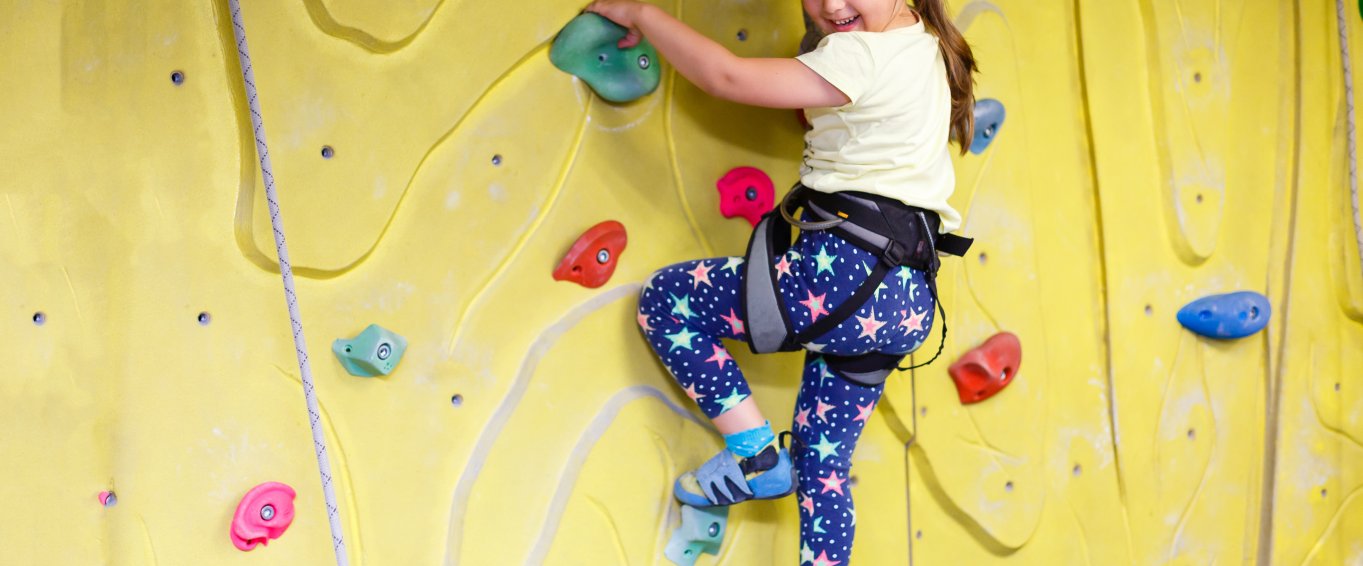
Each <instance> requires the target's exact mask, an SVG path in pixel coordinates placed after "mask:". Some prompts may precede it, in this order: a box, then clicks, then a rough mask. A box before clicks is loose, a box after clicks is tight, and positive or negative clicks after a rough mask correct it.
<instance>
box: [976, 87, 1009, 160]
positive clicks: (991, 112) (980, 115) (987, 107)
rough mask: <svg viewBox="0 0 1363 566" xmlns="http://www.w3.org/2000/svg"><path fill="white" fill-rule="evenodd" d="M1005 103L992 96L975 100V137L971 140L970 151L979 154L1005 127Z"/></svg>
mask: <svg viewBox="0 0 1363 566" xmlns="http://www.w3.org/2000/svg"><path fill="white" fill-rule="evenodd" d="M1005 114H1007V112H1004V110H1003V103H1002V102H999V101H997V100H994V99H992V98H982V99H980V100H976V101H975V138H974V139H972V140H970V153H973V154H975V155H979V154H981V153H984V150H985V149H986V148H988V147H989V144H990V143H991V142H993V141H994V138H996V137H998V135H999V128H1001V127H1003V117H1004V115H1005Z"/></svg>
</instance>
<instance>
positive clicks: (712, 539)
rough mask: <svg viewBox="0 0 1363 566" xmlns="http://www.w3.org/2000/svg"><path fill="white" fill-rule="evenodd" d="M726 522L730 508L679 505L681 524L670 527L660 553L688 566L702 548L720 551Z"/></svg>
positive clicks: (715, 553) (694, 561)
mask: <svg viewBox="0 0 1363 566" xmlns="http://www.w3.org/2000/svg"><path fill="white" fill-rule="evenodd" d="M728 523H729V508H728V507H727V506H723V507H692V506H690V505H682V506H681V526H679V527H677V530H675V531H672V539H671V540H669V541H667V547H666V548H664V549H663V555H664V556H666V557H667V559H668V560H671V561H672V563H673V564H677V565H678V566H691V565H692V564H695V563H696V558H698V557H700V554H701V553H702V552H704V553H706V554H713V555H718V554H719V545H720V543H723V542H724V529H725V525H727V524H728Z"/></svg>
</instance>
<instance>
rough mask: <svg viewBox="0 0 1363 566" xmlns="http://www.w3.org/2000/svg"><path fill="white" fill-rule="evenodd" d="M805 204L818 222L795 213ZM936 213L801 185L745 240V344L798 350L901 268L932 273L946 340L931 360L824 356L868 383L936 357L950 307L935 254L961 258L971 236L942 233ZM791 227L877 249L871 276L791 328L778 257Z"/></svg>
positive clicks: (875, 197) (897, 356) (932, 287)
mask: <svg viewBox="0 0 1363 566" xmlns="http://www.w3.org/2000/svg"><path fill="white" fill-rule="evenodd" d="M799 207H803V208H804V209H805V211H806V213H807V216H810V217H813V218H815V220H813V221H809V222H806V221H801V220H799V219H797V218H796V217H795V216H794V215H793V213H792V210H793V209H795V208H799ZM940 223H941V219H940V218H939V217H938V216H937V213H935V212H932V211H930V210H925V209H922V208H918V207H915V206H908V205H906V204H904V203H902V202H899V201H897V200H894V199H891V198H887V197H882V196H879V195H872V194H868V193H861V192H837V193H824V192H819V191H815V190H813V189H810V188H808V187H805V186H804V185H802V184H799V183H796V185H795V187H794V188H792V189H791V190H790V193H788V194H787V195H786V198H785V199H784V200H782V201H781V204H780V205H778V206H777V207H776V209H775V210H773V211H771V212H768V213H767V214H766V215H764V216H763V217H762V220H761V222H759V223H758V224H757V227H756V228H755V229H754V230H753V235H752V239H751V240H750V241H749V242H748V253H747V256H746V258H747V261H745V262H744V265H745V267H744V269H745V275H746V280H745V283H744V288H743V293H742V297H741V302H742V307H743V322H744V324H745V327H746V328H747V340H748V346H749V347H750V348H751V349H752V351H753V352H754V353H758V354H765V353H769V352H793V351H796V350H800V349H801V348H803V347H804V344H807V343H809V342H811V341H812V340H814V339H815V338H818V337H819V336H822V335H823V334H825V333H827V332H828V331H830V330H832V329H834V328H836V327H837V326H838V325H839V324H842V322H843V321H845V320H847V319H848V318H849V317H851V316H852V315H853V314H855V313H856V312H857V310H858V309H860V308H861V306H862V305H863V304H865V303H866V301H867V300H868V299H870V298H871V296H872V295H873V294H875V291H876V288H877V287H879V284H880V282H881V280H883V279H884V278H885V276H886V275H887V274H889V273H890V271H891V270H893V269H895V268H898V267H900V266H905V267H909V268H912V269H917V270H919V271H922V272H924V273H925V274H927V281H928V291H929V292H930V293H932V300H933V302H935V303H936V304H937V309H938V312H939V313H941V317H940V320H939V322H940V323H941V325H942V343H941V345H939V346H938V347H937V354H936V355H934V356H933V357H932V359H931V360H928V361H927V362H924V363H922V364H918V365H916V366H912V367H909V368H901V367H899V362H900V361H901V360H903V359H904V357H905V356H906V355H907V354H889V353H881V352H870V353H866V354H862V355H858V356H835V355H830V354H824V358H825V361H826V362H827V363H828V365H829V367H830V368H832V369H834V370H835V371H838V372H839V373H841V374H843V375H845V376H847V378H848V379H851V380H852V381H855V382H857V383H861V384H864V385H879V384H880V383H883V382H884V381H885V379H886V378H888V377H889V375H890V372H891V371H893V370H895V369H901V370H902V369H913V368H915V367H922V366H925V365H927V364H930V363H932V362H933V360H936V359H937V356H938V355H941V353H942V348H943V346H945V345H946V331H947V327H946V310H945V309H944V308H943V307H942V302H941V301H940V300H938V298H937V268H938V266H940V264H941V262H940V260H939V259H938V257H937V254H938V252H941V253H946V254H950V255H955V256H963V255H965V253H966V251H967V250H968V249H970V245H971V243H973V242H974V240H972V239H970V238H963V237H961V236H956V235H952V234H938V233H937V229H938V226H940ZM792 228H799V229H801V230H828V231H830V232H832V233H833V234H834V235H836V236H838V237H841V238H842V239H843V240H846V241H847V242H849V243H851V244H852V245H855V246H857V247H859V248H861V249H863V250H866V251H867V252H870V253H872V254H875V255H876V256H877V257H878V258H879V261H877V262H876V266H875V267H874V268H873V269H872V270H871V273H870V275H868V276H867V277H866V280H865V281H863V282H862V283H861V285H860V286H858V287H857V289H856V291H853V292H852V295H851V297H849V298H848V299H847V300H846V301H845V302H843V303H842V304H841V305H838V307H837V308H835V309H833V312H831V313H829V314H828V315H826V316H824V317H822V318H820V319H819V320H817V321H815V322H814V323H813V324H810V325H809V326H808V327H807V328H805V329H804V330H802V331H800V332H794V331H793V328H794V326H792V324H791V321H790V315H789V314H788V313H787V312H786V309H785V305H783V304H782V300H781V289H780V284H779V282H778V276H777V274H776V267H775V264H773V262H772V260H773V258H777V257H780V256H782V255H784V254H785V253H786V252H787V251H788V250H789V249H790V245H791V231H792Z"/></svg>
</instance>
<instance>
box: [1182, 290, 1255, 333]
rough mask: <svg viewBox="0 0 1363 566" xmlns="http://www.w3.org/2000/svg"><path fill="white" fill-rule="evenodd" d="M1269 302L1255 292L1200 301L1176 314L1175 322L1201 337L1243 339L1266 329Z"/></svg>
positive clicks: (1206, 298)
mask: <svg viewBox="0 0 1363 566" xmlns="http://www.w3.org/2000/svg"><path fill="white" fill-rule="evenodd" d="M1270 314H1272V309H1271V308H1270V307H1269V305H1268V298H1267V297H1264V296H1263V295H1260V294H1259V293H1255V292H1254V291H1237V292H1235V293H1226V294H1224V295H1211V296H1208V297H1202V298H1201V299H1198V300H1196V301H1193V302H1191V303H1188V304H1187V305H1185V306H1184V307H1183V308H1182V309H1179V311H1178V322H1179V324H1182V325H1183V326H1184V327H1185V328H1187V329H1188V330H1191V331H1193V332H1194V333H1197V334H1199V335H1201V336H1206V337H1208V338H1218V339H1223V340H1225V339H1232V338H1244V337H1246V336H1249V335H1250V334H1254V333H1255V332H1258V331H1260V330H1263V329H1264V327H1265V326H1268V317H1269V315H1270Z"/></svg>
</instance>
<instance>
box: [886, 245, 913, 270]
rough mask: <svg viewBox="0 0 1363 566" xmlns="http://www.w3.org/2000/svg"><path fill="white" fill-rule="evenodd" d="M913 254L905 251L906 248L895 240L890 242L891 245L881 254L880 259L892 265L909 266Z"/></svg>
mask: <svg viewBox="0 0 1363 566" xmlns="http://www.w3.org/2000/svg"><path fill="white" fill-rule="evenodd" d="M910 253H911V252H909V251H907V250H905V249H904V246H903V245H901V244H900V243H899V242H897V241H895V240H890V243H889V245H887V246H885V251H883V252H880V259H881V261H884V262H886V263H888V264H890V265H893V266H896V267H897V266H900V265H908V264H909V259H910V258H911V257H912V256H911V255H910Z"/></svg>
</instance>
